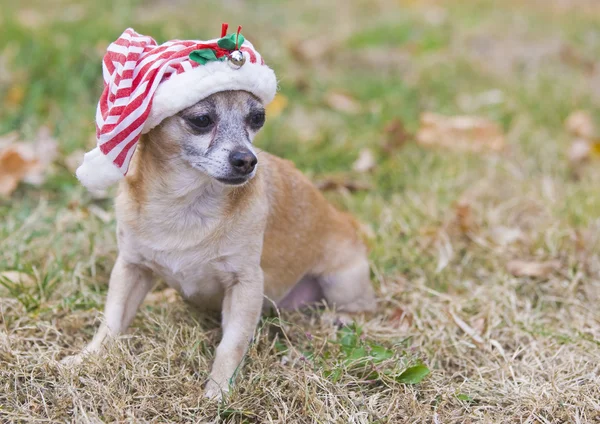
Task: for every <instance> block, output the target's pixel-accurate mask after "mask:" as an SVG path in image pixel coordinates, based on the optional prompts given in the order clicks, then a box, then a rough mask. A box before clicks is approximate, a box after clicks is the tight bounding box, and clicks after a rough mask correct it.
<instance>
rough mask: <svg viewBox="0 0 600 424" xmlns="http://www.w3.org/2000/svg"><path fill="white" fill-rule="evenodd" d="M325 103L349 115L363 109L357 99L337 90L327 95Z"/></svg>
mask: <svg viewBox="0 0 600 424" xmlns="http://www.w3.org/2000/svg"><path fill="white" fill-rule="evenodd" d="M325 103H326V104H327V106H329V107H330V108H332V109H334V110H336V111H338V112H342V113H347V114H349V115H356V114H359V113H360V111H361V109H362V108H361V105H360V103H359V102H358V101H356V99H354V98H353V97H351V96H349V95H348V94H345V93H340V92H337V91H329V92H328V93H327V94H326V95H325Z"/></svg>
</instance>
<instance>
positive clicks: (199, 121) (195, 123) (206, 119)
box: [187, 115, 213, 130]
mask: <svg viewBox="0 0 600 424" xmlns="http://www.w3.org/2000/svg"><path fill="white" fill-rule="evenodd" d="M187 121H188V122H189V123H190V125H191V126H192V127H194V128H196V129H199V130H205V129H207V128H209V127H210V126H211V125H212V124H213V120H212V119H211V117H210V116H208V115H200V116H192V117H190V118H187Z"/></svg>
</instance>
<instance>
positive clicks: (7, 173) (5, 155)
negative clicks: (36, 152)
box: [0, 146, 37, 196]
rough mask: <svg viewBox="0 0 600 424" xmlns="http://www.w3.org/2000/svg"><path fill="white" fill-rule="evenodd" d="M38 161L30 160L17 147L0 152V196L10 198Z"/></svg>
mask: <svg viewBox="0 0 600 424" xmlns="http://www.w3.org/2000/svg"><path fill="white" fill-rule="evenodd" d="M36 163H37V162H36V160H28V159H25V158H24V157H23V155H22V154H21V153H20V152H19V151H18V150H17V149H16V148H15V147H12V146H11V147H7V148H5V149H4V150H2V151H1V152H0V196H9V195H10V194H11V193H12V192H13V191H15V190H16V188H17V186H18V185H19V182H20V181H21V180H22V179H23V178H24V177H25V175H27V173H28V172H29V171H30V170H31V169H33V167H34V166H35V165H36Z"/></svg>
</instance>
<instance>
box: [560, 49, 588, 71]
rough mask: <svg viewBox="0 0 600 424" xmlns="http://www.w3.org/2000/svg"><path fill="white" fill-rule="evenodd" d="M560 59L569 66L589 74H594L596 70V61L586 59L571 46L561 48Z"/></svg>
mask: <svg viewBox="0 0 600 424" xmlns="http://www.w3.org/2000/svg"><path fill="white" fill-rule="evenodd" d="M560 59H561V60H562V61H563V62H564V63H566V64H567V65H571V66H573V67H576V68H582V69H583V70H584V71H585V72H586V73H588V74H593V73H594V71H595V70H596V62H595V61H594V60H592V59H589V58H587V57H585V56H584V55H582V54H581V53H580V52H578V51H577V50H575V49H574V48H573V47H572V46H569V45H565V46H563V47H562V48H561V50H560Z"/></svg>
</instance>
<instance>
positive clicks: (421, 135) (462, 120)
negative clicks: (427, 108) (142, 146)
mask: <svg viewBox="0 0 600 424" xmlns="http://www.w3.org/2000/svg"><path fill="white" fill-rule="evenodd" d="M416 138H417V142H419V143H420V144H421V145H423V146H427V147H444V148H448V149H452V150H457V151H470V152H483V151H494V152H498V151H501V150H503V149H504V147H505V139H504V134H503V133H502V131H501V130H500V127H499V126H498V125H497V124H496V123H495V122H492V121H490V120H489V119H486V118H482V117H478V116H451V117H448V116H443V115H438V114H435V113H430V112H425V113H423V114H422V115H421V127H420V128H419V130H418V132H417V135H416Z"/></svg>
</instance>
